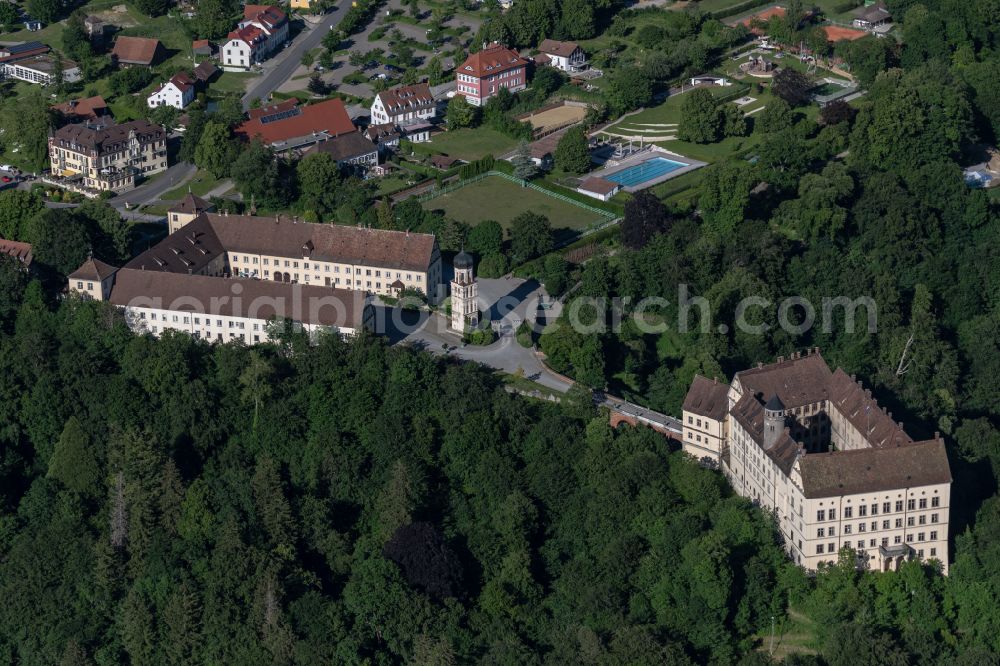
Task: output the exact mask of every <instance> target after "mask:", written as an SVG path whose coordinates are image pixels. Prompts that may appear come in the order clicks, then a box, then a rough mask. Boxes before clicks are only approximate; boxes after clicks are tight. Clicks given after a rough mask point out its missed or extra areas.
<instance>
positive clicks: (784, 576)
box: [0, 257, 1000, 666]
mask: <svg viewBox="0 0 1000 666" xmlns="http://www.w3.org/2000/svg"><path fill="white" fill-rule="evenodd" d="M0 440H2V445H0V452H2V458H0V493H2V494H0V525H2V529H0V561H2V566H0V598H3V599H4V600H5V603H4V604H3V605H2V606H0V654H2V658H3V660H4V661H5V662H7V663H18V664H56V663H58V664H66V665H71V664H72V665H82V664H108V665H110V664H121V663H130V664H189V663H213V664H219V663H230V664H233V663H238V664H265V663H266V664H316V663H344V664H395V663H412V664H422V665H424V664H456V663H470V662H479V663H487V664H543V663H583V664H622V665H624V664H630V665H631V664H650V665H652V664H664V663H669V664H696V663H712V664H766V663H771V660H770V656H769V652H772V651H773V650H775V645H774V643H773V642H772V639H771V633H770V632H771V631H772V630H774V631H776V632H777V633H778V634H779V635H785V634H786V633H787V632H789V631H792V630H793V629H794V628H795V627H799V629H794V630H795V631H797V632H798V633H799V634H802V633H803V632H805V634H806V638H805V639H803V641H802V643H801V644H799V645H797V646H796V647H794V649H793V647H792V646H788V647H785V648H782V649H783V650H784V653H783V656H784V660H785V663H788V664H831V665H833V666H841V665H843V666H847V665H848V664H851V665H855V664H872V665H873V666H874V665H875V664H901V665H902V664H970V665H971V664H976V665H979V664H996V663H998V660H997V657H996V655H997V653H998V652H1000V632H998V631H997V630H996V627H997V623H998V622H1000V615H998V612H997V608H996V604H995V599H996V597H997V592H998V588H1000V553H997V545H996V544H997V543H998V542H1000V540H998V538H997V537H998V536H1000V502H998V500H996V499H992V500H989V501H988V502H986V503H985V504H984V505H983V508H982V509H981V510H980V512H979V515H978V517H977V519H976V522H975V525H974V527H973V526H970V527H968V528H963V530H964V532H963V533H960V534H958V535H957V537H956V550H955V553H956V554H955V563H954V565H953V566H952V569H951V575H950V577H948V578H944V577H942V576H940V575H939V574H938V572H936V571H935V570H933V569H932V568H929V567H922V566H921V565H920V564H919V563H917V562H910V563H907V564H905V565H904V566H903V567H902V568H901V569H900V571H899V572H892V573H887V574H882V575H878V576H875V575H872V574H869V573H865V572H859V571H857V570H856V569H855V568H854V566H853V563H852V562H850V561H849V560H848V559H845V560H844V562H843V564H841V565H838V566H834V567H830V568H829V569H826V570H823V571H821V572H819V573H818V575H816V576H815V577H807V576H806V574H805V573H804V572H803V571H802V570H801V569H799V568H798V567H796V566H794V565H792V564H791V563H790V562H789V561H788V560H787V558H786V557H785V555H784V552H783V550H782V546H781V544H780V542H779V536H778V534H777V532H776V529H775V526H774V523H773V519H772V518H771V517H770V516H768V515H766V514H764V513H763V512H761V511H759V510H757V509H754V508H753V507H751V506H750V505H749V504H748V503H747V501H746V500H744V499H742V498H739V497H736V496H734V495H733V494H732V492H731V491H730V490H729V489H728V488H727V486H726V485H725V483H724V480H723V478H722V477H721V475H719V474H718V473H717V472H714V471H711V470H707V469H703V468H701V467H699V466H698V465H697V464H695V463H694V462H693V461H691V460H690V459H688V458H687V457H686V456H685V455H684V454H682V453H680V452H679V451H676V450H675V447H674V446H673V445H671V444H670V442H669V441H668V440H666V439H664V438H663V437H661V436H660V435H658V434H656V433H654V432H653V431H651V430H647V429H642V428H638V429H634V428H629V427H625V428H622V429H619V430H613V429H611V428H610V426H609V425H608V416H607V414H606V413H603V414H602V413H597V412H595V410H594V408H593V402H592V400H591V396H590V395H589V392H587V391H585V390H582V389H581V390H579V391H572V392H571V393H570V394H568V395H567V396H566V397H565V398H564V399H563V400H562V401H561V402H560V403H550V402H546V401H536V400H531V399H527V398H523V397H520V396H517V395H512V394H510V393H509V392H507V391H506V390H505V389H504V387H503V385H502V384H501V382H500V381H499V379H498V378H497V377H496V376H494V375H493V374H492V373H491V372H489V371H487V369H485V368H483V367H481V366H477V365H474V364H462V363H458V362H453V361H448V360H439V359H435V358H434V357H432V356H430V355H428V354H423V353H420V352H416V351H412V350H409V349H406V348H399V347H388V346H387V345H386V344H385V342H384V341H383V340H381V339H379V338H374V337H369V336H363V337H360V338H357V339H355V340H353V341H343V340H341V339H340V338H338V337H336V336H329V337H324V338H322V339H321V340H320V341H319V343H318V344H316V345H311V344H309V342H308V341H307V340H305V339H303V338H300V337H298V336H297V335H295V334H294V333H288V334H287V335H285V336H284V337H282V338H281V339H280V340H279V341H277V342H276V343H273V344H270V345H267V346H262V347H256V348H253V349H250V348H246V347H243V346H241V345H239V344H228V345H208V344H206V343H204V342H202V341H198V340H195V339H192V338H190V337H187V336H185V335H183V334H178V335H166V336H164V337H163V338H161V339H155V338H152V337H151V336H148V335H142V336H140V335H135V334H133V333H131V332H130V331H129V330H128V328H127V326H126V324H125V322H124V320H123V316H122V314H121V313H120V311H118V310H116V309H114V308H113V307H110V306H108V305H107V304H103V303H98V302H92V301H91V302H84V301H81V300H79V299H77V298H75V297H70V298H63V299H61V300H59V299H56V298H54V297H53V296H52V295H51V294H50V293H47V292H46V291H45V289H43V287H42V285H41V284H40V283H39V282H37V281H34V280H32V281H29V280H28V278H27V276H26V275H25V273H24V272H23V271H21V270H20V269H19V268H18V267H17V265H16V264H14V262H13V261H10V260H8V259H7V258H6V257H5V258H3V259H2V260H0ZM996 444H997V443H996V442H995V441H994V442H992V445H991V447H990V451H991V452H992V453H993V454H994V457H993V458H990V462H984V463H981V464H980V467H979V473H980V474H981V477H982V478H981V481H983V482H987V483H991V484H993V485H994V486H995V483H996V481H995V478H994V476H993V474H992V472H991V471H990V470H991V468H990V466H989V465H990V463H993V464H995V463H996V462H1000V461H997V460H996V456H995V453H996V452H997V451H1000V447H998V446H997V445H996ZM779 647H780V646H779ZM774 654H775V655H777V654H778V653H777V652H775V653H774Z"/></svg>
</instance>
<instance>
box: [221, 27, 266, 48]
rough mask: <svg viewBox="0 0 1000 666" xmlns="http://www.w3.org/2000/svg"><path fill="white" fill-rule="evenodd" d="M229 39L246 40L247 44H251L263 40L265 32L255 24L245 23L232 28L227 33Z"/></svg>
mask: <svg viewBox="0 0 1000 666" xmlns="http://www.w3.org/2000/svg"><path fill="white" fill-rule="evenodd" d="M227 37H228V38H229V39H238V40H240V41H243V42H246V43H247V44H253V43H255V42H258V41H261V40H264V39H266V38H267V34H266V33H265V32H264V31H263V30H261V29H260V28H258V27H257V26H255V25H247V26H244V27H242V28H238V29H236V30H233V31H232V32H230V33H229V35H227Z"/></svg>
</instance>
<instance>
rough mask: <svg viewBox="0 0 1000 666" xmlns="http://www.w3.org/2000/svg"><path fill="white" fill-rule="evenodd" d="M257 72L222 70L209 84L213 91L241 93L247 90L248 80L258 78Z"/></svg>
mask: <svg viewBox="0 0 1000 666" xmlns="http://www.w3.org/2000/svg"><path fill="white" fill-rule="evenodd" d="M257 76H258V75H257V74H253V73H250V72H222V74H220V75H219V77H218V78H217V79H215V81H213V82H212V83H211V85H210V86H209V90H210V91H211V92H212V93H239V94H240V95H242V94H243V93H244V92H246V89H247V82H248V81H250V80H251V79H255V78H257Z"/></svg>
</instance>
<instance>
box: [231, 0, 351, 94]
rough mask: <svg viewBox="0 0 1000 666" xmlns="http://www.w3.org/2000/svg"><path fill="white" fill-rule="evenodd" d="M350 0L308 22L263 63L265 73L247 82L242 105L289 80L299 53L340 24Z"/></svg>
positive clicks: (318, 41) (344, 0)
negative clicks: (248, 86) (284, 47)
mask: <svg viewBox="0 0 1000 666" xmlns="http://www.w3.org/2000/svg"><path fill="white" fill-rule="evenodd" d="M350 7H351V3H350V2H349V0H341V1H340V2H339V3H338V4H337V7H336V8H334V9H333V10H331V11H330V13H329V14H326V15H325V16H323V19H322V20H321V21H320V22H319V23H317V24H316V25H313V26H310V25H309V24H308V23H307V24H306V26H305V28H303V30H302V32H300V33H299V35H298V37H296V39H295V40H294V41H293V42H292V45H291V46H289V47H288V48H287V49H283V50H282V51H281V52H280V53H278V55H276V56H275V57H274V58H272V59H270V60H268V61H266V62H265V63H264V75H263V76H262V77H260V78H259V79H256V80H255V81H253V82H252V83H251V84H250V89H249V90H248V91H247V93H246V94H245V95H243V99H242V101H243V108H244V109H249V108H250V105H251V104H252V103H253V101H254V100H255V99H267V97H268V96H269V95H270V94H271V93H272V92H274V91H275V90H277V89H278V87H279V86H281V84H282V83H284V82H285V81H287V80H288V78H289V77H290V76H292V74H293V73H294V72H295V70H296V69H297V68H298V66H299V64H300V62H301V60H302V56H303V55H304V54H305V53H306V51H310V50H312V49H314V48H316V47H317V46H319V45H320V42H321V41H322V40H323V37H324V36H326V33H328V32H329V31H330V29H331V28H332V27H334V26H337V25H340V21H341V19H343V18H344V15H345V14H347V10H348V9H350Z"/></svg>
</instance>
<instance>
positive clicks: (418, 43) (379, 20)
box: [278, 0, 482, 100]
mask: <svg viewBox="0 0 1000 666" xmlns="http://www.w3.org/2000/svg"><path fill="white" fill-rule="evenodd" d="M419 6H420V16H419V18H415V17H414V16H413V15H412V13H411V10H410V6H409V4H406V5H404V3H403V0H389V2H388V3H387V4H386V5H385V7H384V9H383V10H382V11H380V13H379V15H378V16H377V17H376V18H375V20H373V21H372V22H371V23H370V24H369V25H368V26H366V27H365V29H364V30H363V31H362V32H360V33H358V34H356V35H351V37H350V38H349V41H348V43H346V44H345V47H346V48H344V50H342V51H340V52H338V53H337V54H336V55H335V56H334V58H333V61H332V63H327V64H329V65H330V66H329V67H323V66H322V64H320V63H319V62H315V63H313V64H312V65H310V66H308V67H307V66H305V65H300V66H299V67H298V68H297V69H296V71H295V72H294V73H293V74H292V75H291V77H289V79H288V80H287V81H285V82H284V83H283V84H282V85H281V86H280V87H279V88H278V90H279V92H282V93H288V94H292V93H301V92H303V91H305V90H306V89H307V86H308V84H309V77H310V76H311V75H312V74H313V73H315V72H318V73H319V74H320V77H321V78H322V80H323V81H324V82H325V83H326V84H327V85H329V86H331V87H332V89H334V90H336V91H338V92H341V93H344V94H347V95H351V96H353V97H357V98H359V99H363V100H368V99H370V98H371V97H373V96H374V94H375V86H376V82H377V81H378V80H379V79H382V80H383V81H385V82H386V84H389V85H392V84H395V83H398V82H399V81H400V80H401V77H402V74H403V70H402V68H398V67H395V66H393V65H392V64H391V63H387V61H388V60H391V59H392V58H391V57H392V55H393V54H394V53H396V52H398V49H399V46H400V45H401V44H405V45H406V46H407V47H409V49H410V50H411V51H412V54H413V60H414V62H415V63H416V66H417V68H418V69H419V70H423V69H424V68H426V67H427V65H428V63H429V62H430V60H431V59H432V58H434V57H437V58H438V59H439V61H440V63H441V70H442V71H449V70H451V69H453V68H454V67H455V65H456V62H455V59H456V57H460V55H461V57H464V49H465V47H466V46H467V45H468V43H469V41H470V40H471V39H472V38H473V36H474V35H475V33H476V31H477V30H479V26H480V25H481V23H482V21H481V20H480V19H478V18H476V17H475V16H474V15H472V14H471V13H468V12H455V13H453V14H452V15H451V16H450V17H449V18H448V20H446V21H444V22H443V23H442V34H441V40H442V43H441V44H440V45H439V46H438V47H436V48H435V47H433V46H431V45H429V43H428V30H429V28H428V26H429V25H431V22H432V8H431V6H430V5H429V4H428V3H426V2H421V3H419ZM389 13H391V14H392V15H391V16H390V15H388V14H389ZM352 54H370V57H369V58H368V59H367V60H366V61H365V62H360V63H359V62H358V61H357V59H356V58H355V59H354V60H355V62H354V63H353V64H352V62H351V61H352V58H351V55H352ZM318 55H319V51H316V52H314V56H316V57H317V58H318ZM423 74H424V72H423V71H419V72H418V76H420V75H423ZM380 85H381V84H380Z"/></svg>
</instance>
